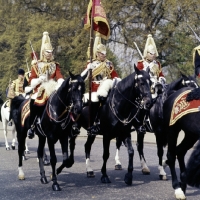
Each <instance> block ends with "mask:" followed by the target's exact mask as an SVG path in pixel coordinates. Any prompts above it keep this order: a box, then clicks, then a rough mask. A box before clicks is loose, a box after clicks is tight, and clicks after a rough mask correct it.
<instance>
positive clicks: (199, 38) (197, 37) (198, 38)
mask: <svg viewBox="0 0 200 200" xmlns="http://www.w3.org/2000/svg"><path fill="white" fill-rule="evenodd" d="M187 25H188V26H189V28H190V29H191V30H192V32H193V33H194V35H195V37H196V39H197V40H198V41H199V42H200V37H199V36H198V35H197V34H196V33H195V32H194V30H193V29H192V27H191V26H190V25H189V24H187Z"/></svg>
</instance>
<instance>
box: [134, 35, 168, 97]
mask: <svg viewBox="0 0 200 200" xmlns="http://www.w3.org/2000/svg"><path fill="white" fill-rule="evenodd" d="M156 57H158V51H157V48H156V45H155V42H154V39H153V38H152V35H151V34H149V35H148V38H147V41H146V45H145V48H144V53H143V58H144V59H143V60H139V61H138V64H137V68H138V69H140V70H145V71H147V72H149V75H150V78H151V81H152V88H151V90H152V93H153V94H154V93H155V86H156V84H158V83H160V84H162V85H163V86H164V85H165V83H166V80H165V78H164V75H163V73H162V70H161V64H160V62H159V61H158V60H156Z"/></svg>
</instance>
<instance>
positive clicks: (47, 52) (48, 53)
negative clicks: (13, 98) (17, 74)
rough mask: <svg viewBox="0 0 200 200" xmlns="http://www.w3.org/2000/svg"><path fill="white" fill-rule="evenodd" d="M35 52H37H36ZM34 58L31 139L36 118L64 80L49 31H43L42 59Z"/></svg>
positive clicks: (28, 133)
mask: <svg viewBox="0 0 200 200" xmlns="http://www.w3.org/2000/svg"><path fill="white" fill-rule="evenodd" d="M33 53H34V54H35V52H33ZM34 59H35V60H32V63H31V65H32V67H31V75H30V77H29V83H30V87H31V88H32V89H33V94H32V95H31V101H30V119H29V120H30V121H29V124H30V126H31V127H30V129H29V130H28V132H27V135H28V137H29V138H30V139H32V138H33V137H34V131H35V122H36V119H37V120H38V123H39V121H40V117H41V115H42V113H43V111H44V107H45V104H46V101H47V100H48V97H49V96H50V95H51V94H52V92H54V91H55V90H57V89H58V88H59V87H60V86H61V84H62V83H63V81H64V79H63V76H62V74H61V71H60V65H59V63H57V62H55V61H53V48H52V45H51V41H50V37H49V33H48V32H44V33H43V37H42V45H41V51H40V60H38V61H37V60H36V59H37V57H36V56H34ZM56 81H57V82H56Z"/></svg>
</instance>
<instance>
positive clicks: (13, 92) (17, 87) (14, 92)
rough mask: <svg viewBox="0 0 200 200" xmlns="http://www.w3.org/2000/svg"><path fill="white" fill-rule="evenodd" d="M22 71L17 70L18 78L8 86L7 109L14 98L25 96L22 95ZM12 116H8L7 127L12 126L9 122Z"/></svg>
mask: <svg viewBox="0 0 200 200" xmlns="http://www.w3.org/2000/svg"><path fill="white" fill-rule="evenodd" d="M24 73H25V72H24V70H23V69H19V70H18V78H17V79H15V80H14V81H12V82H11V83H10V85H9V89H8V94H7V97H8V98H9V103H8V104H7V106H8V107H11V104H12V99H13V98H14V97H16V96H19V95H23V96H24V95H25V93H24V88H23V85H24ZM11 119H12V116H11V115H10V116H9V122H8V125H9V126H12V122H11Z"/></svg>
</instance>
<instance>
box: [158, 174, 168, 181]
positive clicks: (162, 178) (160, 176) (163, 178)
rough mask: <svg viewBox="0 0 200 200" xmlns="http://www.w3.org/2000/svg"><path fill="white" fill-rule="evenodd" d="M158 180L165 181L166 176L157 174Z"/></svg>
mask: <svg viewBox="0 0 200 200" xmlns="http://www.w3.org/2000/svg"><path fill="white" fill-rule="evenodd" d="M159 178H160V180H163V181H167V180H168V178H167V176H166V175H159Z"/></svg>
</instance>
